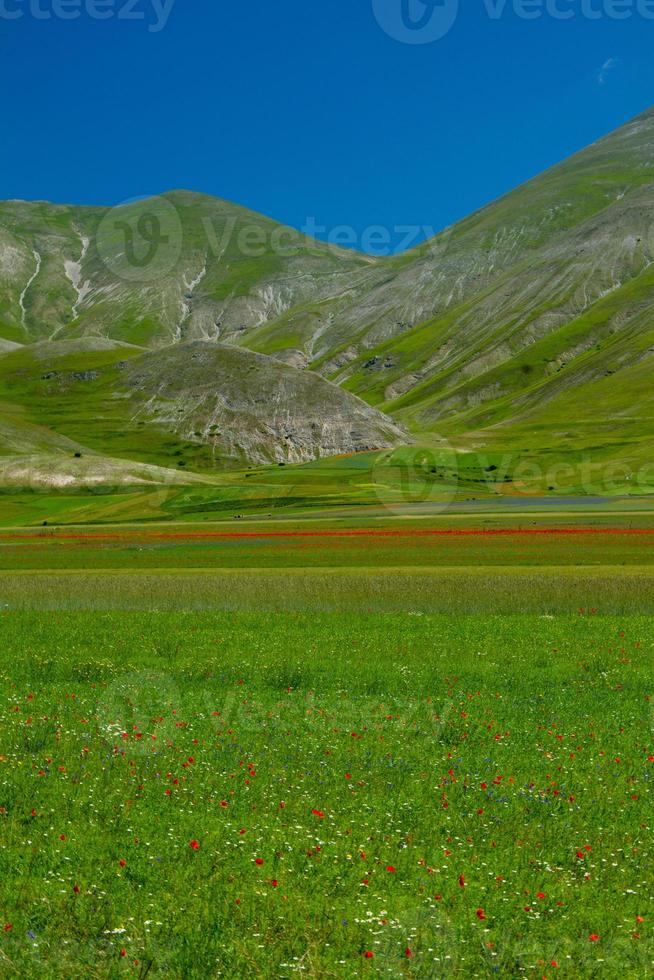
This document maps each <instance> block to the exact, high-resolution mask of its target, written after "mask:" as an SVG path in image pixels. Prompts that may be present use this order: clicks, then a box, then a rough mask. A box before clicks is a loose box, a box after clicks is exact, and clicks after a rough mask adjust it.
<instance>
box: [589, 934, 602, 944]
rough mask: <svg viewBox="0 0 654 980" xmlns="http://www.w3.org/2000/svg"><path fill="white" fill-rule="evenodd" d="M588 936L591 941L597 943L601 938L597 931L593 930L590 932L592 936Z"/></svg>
mask: <svg viewBox="0 0 654 980" xmlns="http://www.w3.org/2000/svg"><path fill="white" fill-rule="evenodd" d="M588 938H589V940H590V941H591V943H596V942H598V941H599V939H600V937H599V936H598V935H597V933H596V932H591V934H590V936H589V937H588Z"/></svg>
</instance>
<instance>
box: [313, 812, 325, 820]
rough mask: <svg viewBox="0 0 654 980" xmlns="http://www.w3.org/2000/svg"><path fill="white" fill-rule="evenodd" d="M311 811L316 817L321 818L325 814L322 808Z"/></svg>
mask: <svg viewBox="0 0 654 980" xmlns="http://www.w3.org/2000/svg"><path fill="white" fill-rule="evenodd" d="M311 812H312V814H313V815H314V817H320V819H321V820H322V818H323V817H324V816H325V814H324V813H323V812H322V810H312V811H311Z"/></svg>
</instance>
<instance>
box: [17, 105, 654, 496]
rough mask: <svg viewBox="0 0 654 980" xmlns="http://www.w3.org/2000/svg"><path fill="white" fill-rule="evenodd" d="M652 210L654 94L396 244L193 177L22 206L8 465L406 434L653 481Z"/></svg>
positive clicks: (310, 446) (289, 454) (189, 467)
mask: <svg viewBox="0 0 654 980" xmlns="http://www.w3.org/2000/svg"><path fill="white" fill-rule="evenodd" d="M653 227H654V111H651V112H648V113H645V114H644V115H643V116H641V117H639V118H637V119H636V120H633V121H632V122H631V123H629V124H627V125H626V126H624V127H623V128H622V129H620V130H618V131H617V132H616V133H613V134H611V135H610V136H608V137H606V138H605V139H603V140H601V141H599V142H598V143H596V144H594V145H592V146H590V147H588V148H587V149H586V150H584V151H582V152H581V153H579V154H577V155H576V156H574V157H572V158H571V159H570V160H568V161H566V162H564V163H562V164H561V165H559V166H557V167H555V168H553V169H552V170H550V171H548V172H547V173H545V174H542V175H541V176H539V177H536V178H535V179H534V180H532V181H530V182H528V183H527V184H525V185H523V186H522V187H520V188H518V189H517V190H516V191H514V192H513V193H511V194H508V195H506V196H505V197H503V198H502V199H501V200H499V201H496V202H494V203H492V204H491V205H489V206H488V207H486V208H484V209H482V210H480V211H479V212H477V213H476V214H474V215H472V216H470V217H469V218H467V219H466V220H465V221H463V222H461V223H460V224H458V225H457V226H455V227H454V228H451V229H448V230H447V231H445V232H444V233H442V234H441V235H440V236H438V237H437V238H436V239H434V240H432V241H429V242H426V243H424V244H423V245H421V246H420V247H419V248H417V249H414V250H412V251H410V252H407V253H406V254H403V255H400V256H396V257H389V258H373V257H370V256H365V255H361V254H358V253H354V252H349V251H347V250H344V249H338V248H333V247H330V246H328V245H325V244H323V243H320V242H317V241H315V240H313V239H310V238H307V237H305V236H303V235H301V234H300V233H299V232H295V231H292V230H291V229H288V228H284V227H282V226H280V225H278V224H276V223H275V222H274V221H272V220H270V219H268V218H265V217H263V216H261V215H257V214H255V213H253V212H250V211H247V210H246V209H244V208H240V207H237V206H236V205H233V204H229V203H228V202H225V201H221V200H217V199H214V198H209V197H206V196H203V195H199V194H193V193H190V192H186V191H176V192H172V193H170V194H166V195H163V196H161V197H159V198H154V199H150V200H146V201H139V202H135V203H133V204H128V205H124V206H121V207H119V208H114V209H107V208H85V207H72V206H63V205H51V204H47V203H42V202H37V203H27V202H16V201H13V202H6V203H4V204H1V205H0V404H1V406H2V409H1V414H0V454H2V455H3V456H5V457H7V459H5V462H4V464H3V467H2V468H0V482H3V480H4V482H5V483H9V484H12V485H15V484H16V483H17V482H20V480H21V479H24V477H23V476H21V474H24V473H25V472H27V470H29V466H27V470H26V468H25V465H23V463H24V460H23V463H21V464H20V465H18V466H16V465H14V464H13V463H12V464H10V462H9V458H10V457H15V456H20V457H26V456H31V457H33V458H36V457H37V456H39V457H43V458H42V459H41V461H40V462H39V463H38V466H37V469H38V468H39V467H40V468H41V469H42V468H43V466H42V464H43V459H46V460H47V457H48V455H53V454H54V456H56V457H57V459H58V461H59V463H61V457H62V455H63V456H66V455H67V454H68V453H69V451H70V450H72V452H73V458H75V456H74V454H75V453H76V452H82V453H83V454H84V452H86V453H92V454H95V455H96V456H98V457H104V458H110V459H112V460H116V459H118V460H126V461H129V463H130V464H131V463H139V464H147V465H150V466H158V467H163V468H165V469H167V470H175V471H179V470H180V469H182V470H184V471H185V472H187V473H203V472H204V473H207V471H209V470H212V471H213V472H214V476H215V475H216V471H217V470H218V471H220V469H222V468H223V467H224V465H233V464H234V462H238V461H241V462H243V461H246V462H247V461H249V462H250V463H257V464H258V463H262V462H264V461H274V462H282V461H284V462H299V461H306V460H310V459H314V458H318V457H324V456H328V455H333V454H339V453H349V452H352V451H357V450H363V449H373V448H383V447H386V446H396V445H397V444H398V443H399V442H402V441H403V442H404V443H407V444H408V443H410V442H416V443H417V444H418V445H426V446H429V447H432V451H434V450H436V451H438V452H441V451H445V450H446V449H447V447H451V449H452V450H453V451H455V452H457V453H467V454H468V455H467V456H462V457H461V458H460V459H459V460H458V461H457V465H456V468H457V469H459V470H461V469H462V470H466V469H467V468H468V469H470V468H472V469H474V468H475V467H476V466H477V462H476V461H475V459H474V455H475V454H477V455H478V456H479V455H485V456H488V455H489V454H491V456H493V457H494V454H500V455H502V454H508V456H509V457H510V462H509V463H508V464H507V465H506V466H504V470H505V471H506V472H505V474H504V477H503V478H502V480H501V481H500V482H501V483H502V489H506V486H508V485H511V486H513V487H514V489H519V488H520V486H521V485H522V484H523V483H524V482H525V481H524V480H521V479H519V478H518V479H516V480H513V470H514V469H516V468H517V467H518V466H519V464H520V463H523V464H529V463H530V462H534V461H535V465H537V466H538V467H540V471H541V476H540V477H539V478H538V479H536V478H534V477H533V475H532V477H531V478H530V480H527V481H526V482H527V483H528V484H531V485H532V486H533V487H534V488H535V489H538V490H539V492H543V491H544V492H547V491H548V488H549V486H550V485H552V484H551V483H550V481H549V480H548V478H547V474H546V470H551V468H552V467H557V466H559V469H560V467H561V466H563V465H564V464H565V465H566V466H567V467H568V469H567V471H566V475H565V476H561V475H560V476H559V477H558V478H557V480H556V481H554V483H555V484H556V488H557V489H564V490H566V491H570V492H579V489H580V488H582V489H585V490H586V492H594V491H597V490H600V491H601V490H602V489H604V490H607V489H608V492H613V489H612V487H608V488H607V487H606V483H607V481H606V479H604V480H602V479H594V478H590V479H589V478H586V477H582V476H581V475H580V467H582V466H584V465H590V466H599V467H606V466H609V465H615V464H617V463H619V464H622V465H623V467H624V470H623V472H622V477H621V485H622V489H623V490H625V491H628V490H629V489H631V488H630V486H629V483H630V481H631V482H632V484H633V479H634V476H635V473H636V472H637V471H638V472H640V477H639V479H640V484H639V487H638V490H639V492H641V491H642V490H643V488H647V487H651V486H654V473H652V474H651V479H650V477H643V475H642V468H643V466H644V465H645V464H647V463H649V457H650V447H651V443H652V436H653V434H654V425H653V422H654V396H653V395H652V390H653V388H652V385H651V384H650V383H649V379H650V377H651V374H652V366H653V361H652V358H653V356H654V325H653V324H654V319H653V314H654V272H653V271H652V270H653V263H654V235H653V234H652V228H653ZM236 348H240V349H241V351H240V353H237V351H236ZM311 371H312V372H318V373H319V374H320V375H322V377H323V379H324V380H320V379H319V378H318V377H317V376H316V373H308V372H311ZM352 396H357V397H356V398H353V397H352ZM359 399H363V401H365V402H367V403H368V405H370V406H372V408H370V409H368V408H366V407H365V406H364V404H363V403H362V402H361V401H360V400H359ZM377 409H379V410H380V411H381V412H382V413H384V414H383V415H382V414H379V412H377V411H376V410H377ZM471 460H472V462H471ZM14 462H15V461H14ZM490 465H491V466H497V463H496V462H495V461H494V459H493V462H492V463H491V464H490ZM103 466H104V464H103ZM112 466H113V464H111V465H109V470H111V468H112ZM439 466H440V463H439V462H438V460H436V470H438V467H439ZM87 469H88V468H87ZM91 469H93V468H92V467H91ZM118 469H121V467H120V466H119V467H118ZM482 469H483V467H482ZM64 470H65V471H66V472H65V473H64V475H63V477H62V479H64V480H68V478H69V476H70V479H71V480H72V482H73V483H74V482H75V481H76V480H77V479H81V474H80V472H77V471H75V472H74V471H71V470H70V467H69V466H66V467H64ZM78 470H79V467H78ZM96 470H97V467H96ZM101 470H102V471H103V472H104V470H103V469H102V467H100V470H97V472H98V473H100V471H101ZM105 470H106V467H105ZM94 472H95V471H94ZM3 473H4V474H5V476H4V477H3ZM143 475H144V473H141V476H143ZM152 475H153V474H152V473H150V474H149V476H152ZM148 478H149V477H148ZM88 479H91V481H93V480H94V479H95V476H93V474H91V475H90V476H88ZM98 479H101V477H98ZM139 479H140V477H139ZM189 479H190V478H189ZM612 479H613V478H612ZM615 479H618V483H619V482H620V479H619V478H617V477H616V478H615ZM119 482H120V481H119Z"/></svg>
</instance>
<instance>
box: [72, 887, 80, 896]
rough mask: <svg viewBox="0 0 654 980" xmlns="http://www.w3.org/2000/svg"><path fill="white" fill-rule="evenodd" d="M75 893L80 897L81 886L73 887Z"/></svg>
mask: <svg viewBox="0 0 654 980" xmlns="http://www.w3.org/2000/svg"><path fill="white" fill-rule="evenodd" d="M73 891H74V892H75V894H76V895H79V885H73Z"/></svg>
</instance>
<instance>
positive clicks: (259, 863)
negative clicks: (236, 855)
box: [254, 858, 264, 867]
mask: <svg viewBox="0 0 654 980" xmlns="http://www.w3.org/2000/svg"><path fill="white" fill-rule="evenodd" d="M254 863H255V864H258V865H259V867H261V865H262V864H263V863H264V861H263V858H255V859H254Z"/></svg>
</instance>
